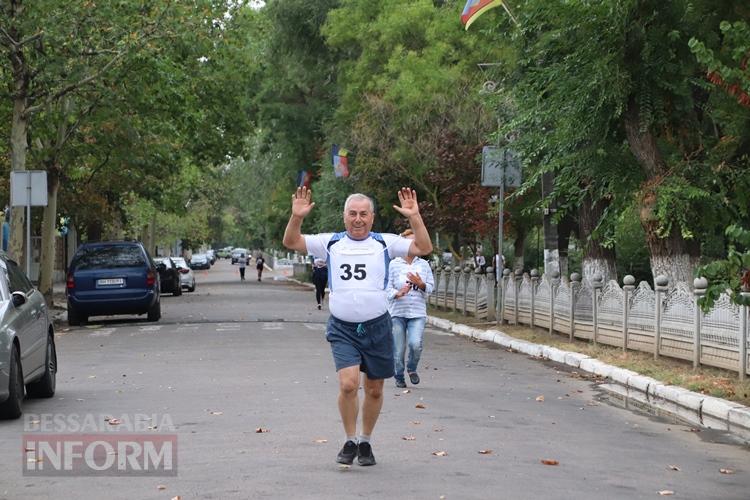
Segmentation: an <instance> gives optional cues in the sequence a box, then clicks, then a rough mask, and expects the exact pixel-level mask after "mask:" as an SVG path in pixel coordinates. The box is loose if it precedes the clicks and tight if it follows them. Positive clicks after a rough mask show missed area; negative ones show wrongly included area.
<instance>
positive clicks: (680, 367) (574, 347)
mask: <svg viewBox="0 0 750 500" xmlns="http://www.w3.org/2000/svg"><path fill="white" fill-rule="evenodd" d="M429 314H430V315H432V316H435V317H438V318H443V319H447V320H449V321H453V322H454V323H462V324H465V325H469V326H472V327H474V328H480V329H484V330H490V329H495V330H501V331H503V332H504V333H506V334H508V335H510V336H511V337H515V338H517V339H520V340H526V341H529V342H533V343H535V344H545V345H548V346H552V347H557V348H558V349H563V350H565V351H573V352H579V353H581V354H585V355H587V356H590V357H592V358H596V359H599V360H601V361H603V362H605V363H608V364H610V365H613V366H618V367H620V368H626V369H628V370H632V371H634V372H638V373H640V374H641V375H645V376H647V377H652V378H655V379H656V380H660V381H662V382H664V383H666V384H670V385H676V386H679V387H684V388H685V389H688V390H691V391H694V392H698V393H701V394H706V395H708V396H714V397H717V398H723V399H728V400H731V401H736V402H738V403H740V404H743V405H746V406H750V381H747V380H746V381H745V382H740V380H739V377H738V375H737V373H736V372H731V371H728V370H722V369H721V368H713V367H706V366H702V367H700V368H698V369H697V370H693V364H692V363H691V362H688V361H684V360H681V359H674V358H665V357H660V358H659V359H658V360H654V356H653V354H651V353H646V352H640V351H623V350H622V348H619V347H613V346H608V345H602V344H598V345H596V346H595V345H594V344H592V343H591V342H589V341H587V340H581V339H574V340H573V342H570V341H569V340H568V337H567V336H564V335H562V334H559V333H557V332H556V333H554V334H553V335H550V334H549V332H548V331H546V330H542V329H541V328H534V329H532V328H530V327H528V326H514V325H501V326H498V325H497V324H495V323H494V322H486V321H483V320H480V319H477V318H474V317H472V316H463V315H462V314H460V313H455V312H450V311H440V310H437V309H435V308H434V307H431V308H430V310H429Z"/></svg>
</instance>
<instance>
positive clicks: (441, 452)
mask: <svg viewBox="0 0 750 500" xmlns="http://www.w3.org/2000/svg"><path fill="white" fill-rule="evenodd" d="M432 454H433V455H435V456H436V457H447V456H448V452H447V451H433V452H432Z"/></svg>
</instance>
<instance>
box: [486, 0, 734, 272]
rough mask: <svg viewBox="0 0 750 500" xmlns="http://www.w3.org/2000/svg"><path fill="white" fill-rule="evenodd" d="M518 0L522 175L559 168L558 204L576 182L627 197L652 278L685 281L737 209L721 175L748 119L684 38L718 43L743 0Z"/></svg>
mask: <svg viewBox="0 0 750 500" xmlns="http://www.w3.org/2000/svg"><path fill="white" fill-rule="evenodd" d="M515 3H516V5H514V12H516V13H517V18H518V19H519V23H520V28H519V29H517V30H512V31H511V30H509V31H508V32H509V33H511V34H510V36H509V38H510V40H511V41H512V42H513V43H514V46H515V47H516V50H517V57H516V58H513V59H508V60H507V62H506V64H507V68H506V70H505V71H504V76H505V81H506V88H507V93H508V95H509V97H510V98H511V99H512V100H513V102H515V103H516V109H517V113H516V114H515V117H514V119H513V120H511V121H510V122H508V123H507V126H506V131H507V132H512V133H515V134H516V135H517V136H518V139H517V141H516V142H515V143H514V147H517V148H518V149H519V150H520V151H521V152H522V156H523V158H524V159H525V161H526V166H527V167H529V169H530V172H532V175H531V176H529V178H530V181H529V182H530V183H533V182H534V178H535V177H536V176H539V175H541V174H542V173H544V172H545V171H554V172H555V173H556V174H557V175H556V178H557V179H558V181H559V185H557V186H556V187H555V193H554V195H555V197H556V199H557V200H558V201H560V202H561V205H562V210H563V211H564V210H566V209H570V208H572V207H574V206H577V205H578V203H579V200H580V198H579V193H580V186H581V185H590V187H589V188H586V190H587V191H589V190H590V191H591V192H592V193H594V194H596V195H597V196H599V197H604V198H605V199H608V200H610V202H611V203H613V204H614V206H615V207H617V208H618V209H621V208H622V207H624V206H627V205H628V204H629V203H634V204H635V205H636V206H637V208H638V213H639V217H640V220H641V224H642V225H643V227H644V230H645V232H646V240H647V244H648V246H649V249H650V259H651V267H652V271H653V273H654V275H656V274H666V275H668V276H669V277H670V278H671V279H672V280H673V282H674V281H691V277H692V271H693V269H694V267H695V265H696V264H697V259H698V257H699V254H700V242H701V239H702V237H703V236H704V234H706V233H708V232H711V231H713V229H714V224H715V223H714V221H715V220H722V219H725V218H727V217H728V214H729V213H730V212H731V211H732V208H731V207H730V206H728V204H727V203H725V200H726V199H731V198H733V196H731V195H730V196H729V197H728V198H727V197H726V194H727V190H726V187H727V184H726V182H727V181H728V179H730V178H734V177H735V176H736V175H737V173H738V172H740V171H741V170H742V169H744V168H746V166H747V160H746V159H743V156H742V154H738V153H739V152H740V151H741V150H742V149H743V148H744V147H745V146H743V145H742V144H743V141H742V140H741V139H736V138H735V137H733V138H732V139H730V140H729V142H728V141H727V137H726V135H725V134H726V131H727V130H728V129H732V128H733V129H737V127H740V128H741V127H742V125H740V123H743V120H742V119H740V120H738V119H737V118H733V117H729V116H728V115H726V114H723V112H722V111H721V110H720V108H717V107H714V105H715V104H717V100H716V97H717V96H716V95H715V93H713V92H711V91H710V89H707V88H706V85H705V84H703V82H702V73H703V71H702V69H701V68H700V67H699V65H698V63H697V61H696V59H695V57H694V56H693V54H692V53H691V52H690V49H689V46H688V40H689V39H690V37H691V36H699V35H706V38H707V39H710V40H711V42H710V43H715V42H716V41H717V37H716V36H714V35H715V34H716V32H717V30H718V27H719V21H720V20H721V19H727V18H733V17H736V16H738V15H739V14H740V12H739V10H738V9H740V7H738V6H737V4H736V2H729V1H725V2H709V1H704V2H686V1H678V2H669V3H666V4H665V3H662V2H655V1H650V0H629V1H627V2H618V3H616V4H611V3H608V2H580V3H578V2H567V3H562V4H560V3H549V2H541V1H536V0H528V1H519V2H515ZM504 27H505V26H503V27H501V28H504ZM498 32H499V33H500V32H501V31H500V30H499V31H498ZM503 33H504V31H503ZM501 36H505V35H501ZM746 126H747V125H746V122H745V125H744V127H745V128H746ZM591 183H593V184H591ZM730 204H731V203H730ZM616 212H617V210H610V213H616Z"/></svg>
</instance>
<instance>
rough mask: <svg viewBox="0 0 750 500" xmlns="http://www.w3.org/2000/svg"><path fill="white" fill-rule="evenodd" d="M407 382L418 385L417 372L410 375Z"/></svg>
mask: <svg viewBox="0 0 750 500" xmlns="http://www.w3.org/2000/svg"><path fill="white" fill-rule="evenodd" d="M409 380H411V383H412V384H414V385H417V384H418V383H419V375H417V372H412V373H410V374H409Z"/></svg>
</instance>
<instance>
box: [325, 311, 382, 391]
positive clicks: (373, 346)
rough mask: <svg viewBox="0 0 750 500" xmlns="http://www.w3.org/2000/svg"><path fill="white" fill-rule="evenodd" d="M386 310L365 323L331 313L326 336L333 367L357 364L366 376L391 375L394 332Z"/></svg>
mask: <svg viewBox="0 0 750 500" xmlns="http://www.w3.org/2000/svg"><path fill="white" fill-rule="evenodd" d="M391 330H392V324H391V316H390V315H389V314H388V313H385V314H383V315H382V316H379V317H377V318H375V319H371V320H368V321H365V322H364V323H350V322H349V321H341V320H340V319H338V318H335V317H333V316H331V317H330V318H329V319H328V327H327V328H326V340H327V341H328V342H330V343H331V352H332V353H333V361H334V363H335V364H336V371H339V370H341V369H342V368H348V367H350V366H357V365H359V370H360V371H362V372H365V373H366V374H367V378H369V379H384V378H390V377H392V376H393V374H394V365H393V335H392V334H391Z"/></svg>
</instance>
